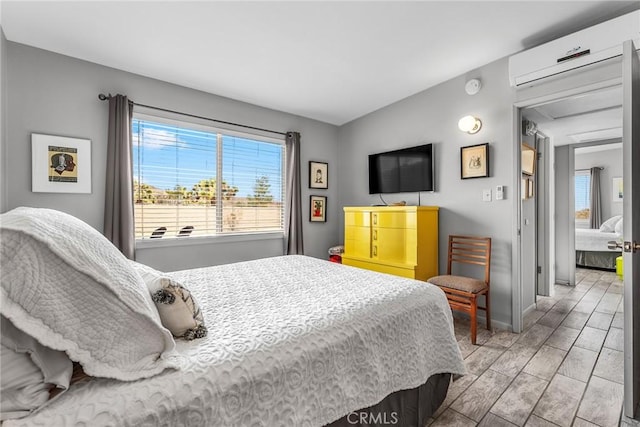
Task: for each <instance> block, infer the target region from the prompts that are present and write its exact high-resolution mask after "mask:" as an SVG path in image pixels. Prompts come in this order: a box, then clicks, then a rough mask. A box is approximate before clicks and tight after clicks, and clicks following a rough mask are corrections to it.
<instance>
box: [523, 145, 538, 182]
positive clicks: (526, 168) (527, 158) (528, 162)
mask: <svg viewBox="0 0 640 427" xmlns="http://www.w3.org/2000/svg"><path fill="white" fill-rule="evenodd" d="M521 151H522V165H521V166H522V173H523V174H525V175H529V176H532V175H533V174H534V173H535V167H536V149H535V148H533V147H531V146H529V145H527V144H522V150H521Z"/></svg>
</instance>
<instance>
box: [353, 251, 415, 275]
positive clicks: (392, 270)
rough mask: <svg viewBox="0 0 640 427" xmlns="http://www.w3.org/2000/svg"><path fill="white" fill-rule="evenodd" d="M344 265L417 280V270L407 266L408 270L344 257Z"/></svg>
mask: <svg viewBox="0 0 640 427" xmlns="http://www.w3.org/2000/svg"><path fill="white" fill-rule="evenodd" d="M342 263H343V264H345V265H350V266H352V267H358V268H364V269H366V270H372V271H377V272H379V273H387V274H393V275H395V276H400V277H408V278H409V279H415V277H416V270H415V267H414V266H407V267H406V268H403V267H399V266H395V265H386V264H379V263H375V262H367V261H362V260H359V259H352V258H349V257H345V256H343V257H342Z"/></svg>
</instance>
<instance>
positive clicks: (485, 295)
mask: <svg viewBox="0 0 640 427" xmlns="http://www.w3.org/2000/svg"><path fill="white" fill-rule="evenodd" d="M484 300H485V303H486V304H485V307H487V310H486V315H487V329H488V330H489V331H490V330H491V306H490V302H489V292H488V291H487V293H486V294H484Z"/></svg>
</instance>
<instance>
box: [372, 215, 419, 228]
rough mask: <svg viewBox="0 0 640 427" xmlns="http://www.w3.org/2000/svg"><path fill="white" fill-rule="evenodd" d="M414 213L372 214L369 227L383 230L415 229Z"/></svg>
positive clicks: (415, 219) (415, 218)
mask: <svg viewBox="0 0 640 427" xmlns="http://www.w3.org/2000/svg"><path fill="white" fill-rule="evenodd" d="M416 223H417V217H416V213H415V212H372V213H371V225H372V226H373V227H383V228H412V229H415V228H416Z"/></svg>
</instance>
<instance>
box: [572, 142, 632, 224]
mask: <svg viewBox="0 0 640 427" xmlns="http://www.w3.org/2000/svg"><path fill="white" fill-rule="evenodd" d="M594 166H601V167H604V169H603V170H602V171H600V193H601V196H602V198H601V202H602V221H603V222H604V221H605V220H607V219H609V218H611V217H612V216H614V215H622V202H621V201H620V202H614V201H613V195H612V194H611V192H612V191H613V189H612V186H613V184H612V182H611V179H612V178H613V177H621V176H622V148H616V149H613V150H606V151H597V152H595V153H579V152H578V151H576V156H575V168H576V169H589V168H592V167H594Z"/></svg>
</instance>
